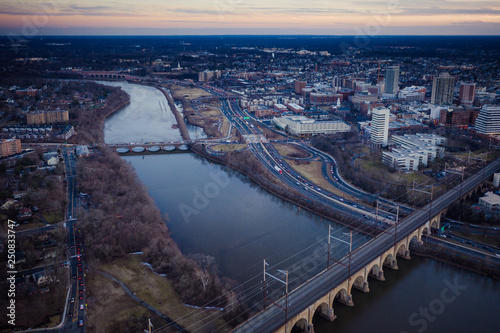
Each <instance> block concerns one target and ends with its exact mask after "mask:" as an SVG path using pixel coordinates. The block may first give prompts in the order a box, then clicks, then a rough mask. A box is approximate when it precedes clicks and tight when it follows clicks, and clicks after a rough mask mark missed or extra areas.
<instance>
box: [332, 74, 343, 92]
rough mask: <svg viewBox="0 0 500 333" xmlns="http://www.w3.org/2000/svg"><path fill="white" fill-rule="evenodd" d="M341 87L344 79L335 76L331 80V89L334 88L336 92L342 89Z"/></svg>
mask: <svg viewBox="0 0 500 333" xmlns="http://www.w3.org/2000/svg"><path fill="white" fill-rule="evenodd" d="M343 86H344V79H343V78H341V77H338V76H335V77H334V78H333V82H332V87H333V88H336V89H337V90H338V89H340V88H342V87H343Z"/></svg>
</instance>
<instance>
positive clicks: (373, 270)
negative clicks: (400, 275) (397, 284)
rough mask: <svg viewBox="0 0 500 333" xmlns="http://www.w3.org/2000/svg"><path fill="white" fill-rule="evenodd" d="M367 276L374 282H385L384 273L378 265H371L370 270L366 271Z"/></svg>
mask: <svg viewBox="0 0 500 333" xmlns="http://www.w3.org/2000/svg"><path fill="white" fill-rule="evenodd" d="M368 276H370V277H372V278H374V279H376V280H380V281H385V277H384V271H383V270H382V267H380V265H379V264H373V265H372V266H371V267H370V269H369V270H368Z"/></svg>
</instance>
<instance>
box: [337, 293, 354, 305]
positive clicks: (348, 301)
mask: <svg viewBox="0 0 500 333" xmlns="http://www.w3.org/2000/svg"><path fill="white" fill-rule="evenodd" d="M339 302H340V303H342V304H344V305H347V306H354V302H353V301H352V295H348V294H347V293H345V294H340V297H339Z"/></svg>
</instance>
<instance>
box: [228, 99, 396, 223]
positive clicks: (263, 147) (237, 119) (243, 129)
mask: <svg viewBox="0 0 500 333" xmlns="http://www.w3.org/2000/svg"><path fill="white" fill-rule="evenodd" d="M221 110H222V112H223V113H224V115H225V116H226V117H227V118H228V119H229V121H230V122H231V123H233V125H234V126H235V127H236V128H238V130H239V131H240V133H241V134H242V135H243V136H244V137H246V138H253V140H250V141H249V140H247V144H248V147H249V149H250V150H251V151H252V152H253V153H254V154H255V156H256V157H257V158H258V159H259V161H260V162H261V163H262V164H263V165H264V166H265V167H266V168H267V169H268V170H269V172H270V173H272V174H273V175H274V176H275V177H277V178H278V179H280V180H281V182H282V183H284V184H286V185H288V186H289V187H290V188H293V189H295V190H296V191H297V192H298V193H300V194H301V195H302V196H303V197H304V198H306V200H308V201H310V202H316V203H320V204H322V205H324V206H326V207H328V208H331V209H332V210H335V211H336V212H337V213H338V214H341V215H344V216H348V217H350V218H351V219H353V220H357V221H362V223H363V224H365V225H368V226H371V227H376V228H379V229H386V228H389V227H390V226H391V225H392V224H393V223H394V221H395V220H396V217H395V215H394V214H393V213H390V212H387V211H382V210H380V209H379V212H378V216H377V212H376V210H375V208H374V207H373V206H371V205H364V204H362V203H360V202H357V201H356V202H354V201H350V200H347V199H345V198H343V197H342V196H338V195H337V194H334V193H331V192H330V191H328V190H326V189H324V188H321V187H319V186H317V185H314V184H313V183H312V182H310V181H309V180H307V179H305V178H304V177H302V176H301V175H300V174H299V173H298V172H296V171H295V170H293V169H292V168H291V167H290V165H289V164H288V163H287V162H286V160H285V159H284V158H283V157H282V156H281V155H280V154H279V153H278V151H277V150H276V149H275V147H274V146H273V145H272V144H270V143H269V142H268V141H267V139H265V137H264V135H263V134H262V132H261V131H260V130H259V128H258V126H256V125H254V124H253V123H252V122H251V121H248V120H244V119H243V114H242V111H241V110H240V109H239V107H238V105H237V101H236V100H234V99H221ZM301 147H302V146H301ZM307 149H308V151H310V152H311V153H312V154H313V156H314V157H319V158H321V160H322V161H323V166H324V168H325V166H326V168H327V169H324V172H325V173H324V176H325V178H328V176H329V175H331V176H332V177H334V179H335V178H336V179H337V180H338V179H339V175H338V172H337V171H336V168H333V167H332V166H333V165H334V164H335V163H334V161H333V158H332V157H331V156H329V155H327V154H325V153H322V152H320V151H317V150H315V149H313V148H310V147H308V148H307ZM277 168H279V169H277ZM328 170H330V171H328ZM335 186H336V187H337V188H339V189H340V190H342V191H349V192H348V194H352V195H356V196H358V195H359V190H356V189H355V190H353V189H354V188H353V187H351V186H347V185H345V184H344V183H340V182H335ZM364 195H366V194H364Z"/></svg>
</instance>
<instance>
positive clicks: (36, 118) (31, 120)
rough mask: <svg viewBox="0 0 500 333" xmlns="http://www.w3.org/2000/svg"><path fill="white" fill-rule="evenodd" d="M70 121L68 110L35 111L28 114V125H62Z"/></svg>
mask: <svg viewBox="0 0 500 333" xmlns="http://www.w3.org/2000/svg"><path fill="white" fill-rule="evenodd" d="M68 121H69V113H68V110H52V111H34V112H30V113H28V114H26V122H27V123H28V125H45V124H60V123H66V122H68Z"/></svg>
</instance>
